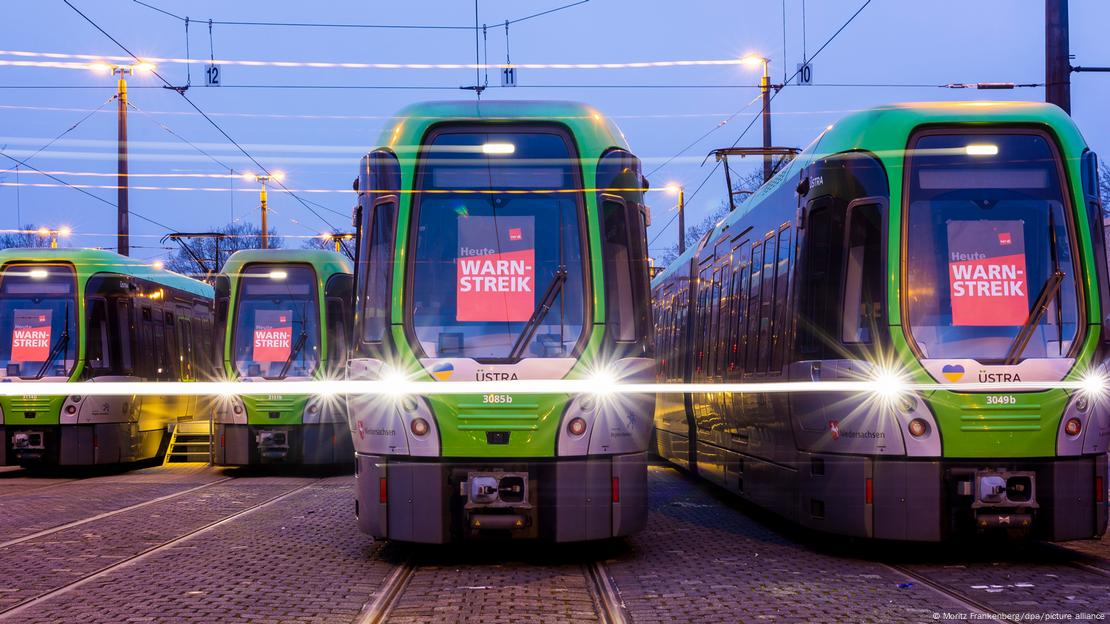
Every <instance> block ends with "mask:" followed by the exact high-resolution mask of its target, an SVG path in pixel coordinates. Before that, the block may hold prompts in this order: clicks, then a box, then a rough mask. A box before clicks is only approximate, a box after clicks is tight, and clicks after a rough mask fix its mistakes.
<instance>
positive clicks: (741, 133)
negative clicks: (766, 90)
mask: <svg viewBox="0 0 1110 624" xmlns="http://www.w3.org/2000/svg"><path fill="white" fill-rule="evenodd" d="M869 4H871V0H864V2H863V4H861V5H860V7H859V8H858V9H856V11H855V13H852V15H851V16H850V17H849V18H848V19H847V20H846V21H845V22H844V23H843V24H842V25H841V26H840V28H837V29H836V32H834V33H833V34H832V35H831V36H830V37H829V38H828V39H826V40H825V43H823V44H821V47H819V48H818V49H817V51H816V52H814V53H813V56H812V57H810V58H809V60H813V59H815V58H817V56H818V55H819V54H821V52H822V51H823V50H824V49H825V48H826V47H828V45H829V44H830V43H832V42H833V40H835V39H836V38H837V36H838V35H840V33H842V32H844V29H845V28H847V27H848V25H849V24H851V23H852V22H853V21H854V20H855V19H856V17H857V16H859V14H860V13H862V12H863V10H864V9H866V8H867V6H868V5H869ZM807 62H808V61H807ZM800 71H801V68H798V69H797V70H795V72H794V74H793V75H791V76H790V77H789V78H787V79H786V80H784V81H783V84H782V88H783V89H785V88H786V86H787V85H789V83H790V81H791V80H793V79H794V78H795V77H796V76H797V75H798V72H800ZM781 92H782V90H781V89H780V90H776V91H775V92H774V93H772V94H771V97H770V99H771V100H774V99H775V97H776V96H778V94H779V93H781ZM745 108H746V107H745ZM741 110H743V109H741ZM758 119H759V116H758V115H755V116H753V117H752V120H751V121H750V122H749V123H748V125H747V126H745V127H744V129H743V131H741V132H740V135H739V136H737V137H736V140H735V141H733V142H732V147H736V145H737V144H738V143H740V140H741V139H743V138H744V135H746V134H747V133H748V131H749V130H751V128H752V126H754V125H755V122H756V120H758ZM720 166H721V162H720V161H717V163H716V164H714V165H713V168H712V169H710V171H709V174H708V175H706V176H705V178H703V179H702V181H701V183H700V184H698V186H697V188H695V189H694V192H693V193H690V194H689V195H688V196H686V197H685V202H686V203H687V204H689V203H690V201H691V200H693V199H694V197H695V196H697V194H698V192H700V191H701V189H702V188H704V187H705V185H706V183H707V182H708V181H709V179H710V178H712V177H713V174H714V173H716V172H717V169H718V168H719V167H720ZM677 217H678V213H677V212H676V213H675V214H674V216H672V217H671V218H670V219H669V220H668V221H667V222H666V223H665V224H664V225H663V227H662V228H660V230H659V232H658V233H656V235H655V236H653V237H652V238H651V240H649V241H648V246H649V247H650V246H651V244H652V243H654V242H655V240H656V239H658V238H659V237H660V236H661V235H662V234H663V232H665V231H666V229H667V228H668V227H670V225H671V223H673V222H674V220H675V219H676V218H677Z"/></svg>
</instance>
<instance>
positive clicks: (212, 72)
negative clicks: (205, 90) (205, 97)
mask: <svg viewBox="0 0 1110 624" xmlns="http://www.w3.org/2000/svg"><path fill="white" fill-rule="evenodd" d="M204 86H206V87H218V86H220V66H219V65H216V64H215V63H213V64H211V65H205V67H204Z"/></svg>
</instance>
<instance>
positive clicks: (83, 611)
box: [19, 477, 393, 622]
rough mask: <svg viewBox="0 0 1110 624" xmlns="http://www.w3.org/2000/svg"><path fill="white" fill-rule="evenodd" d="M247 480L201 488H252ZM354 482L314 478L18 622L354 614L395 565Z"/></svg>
mask: <svg viewBox="0 0 1110 624" xmlns="http://www.w3.org/2000/svg"><path fill="white" fill-rule="evenodd" d="M244 481H245V480H238V479H237V480H235V481H231V482H228V483H227V484H226V485H225V484H220V485H216V486H213V487H212V488H209V489H207V490H204V492H210V491H211V490H215V489H217V488H225V489H228V490H232V491H233V490H241V489H244V488H255V487H258V486H253V485H245V484H244ZM352 484H353V478H352V477H338V478H332V479H324V480H322V481H319V482H316V483H314V484H313V485H311V486H309V487H307V488H305V489H302V490H300V491H297V492H295V493H294V494H291V495H289V496H287V497H285V498H283V499H281V500H279V501H277V502H276V503H274V504H272V505H269V506H265V507H260V508H258V509H257V510H254V511H251V512H249V513H245V514H243V515H241V516H238V517H236V518H233V519H231V520H229V521H227V522H226V523H224V524H221V525H219V526H216V527H214V528H212V529H210V530H207V531H204V532H202V533H198V534H196V535H195V536H192V537H189V538H186V539H185V540H182V541H180V542H178V543H177V544H175V545H173V546H172V547H170V548H166V549H164V550H159V551H157V552H154V553H152V554H150V555H148V556H146V557H144V558H142V559H139V560H136V561H134V562H132V563H129V564H126V565H124V566H120V567H119V568H116V569H114V570H112V571H110V572H108V573H107V574H104V575H101V576H98V577H96V578H94V579H93V580H91V581H89V582H86V583H84V584H82V585H80V586H78V587H76V588H74V589H72V590H70V591H68V592H65V593H63V594H59V595H56V596H54V597H51V598H48V599H47V600H45V601H43V602H42V603H40V604H38V605H35V608H34V609H33V610H32V611H30V612H23V613H20V614H19V621H21V622H60V621H81V622H132V621H144V622H146V621H157V622H247V621H249V622H291V621H310V622H350V621H351V620H353V619H354V618H355V616H356V615H357V614H358V613H359V610H360V609H361V608H362V606H363V604H364V603H365V602H366V601H367V600H368V598H369V597H370V595H371V594H372V593H373V592H374V590H375V589H376V588H377V587H378V586H379V585H380V584H381V583H382V581H383V580H384V578H385V576H386V575H387V574H388V573H389V571H390V570H391V569H392V568H393V564H391V563H388V562H386V561H382V560H380V559H378V558H377V557H376V556H375V553H376V550H377V547H376V546H375V545H374V544H373V543H372V540H370V539H369V538H367V537H366V536H364V535H362V534H361V533H359V531H358V529H357V527H356V526H355V524H354V519H353V517H352V516H353V514H352V500H353V498H352V493H351V488H352ZM262 487H266V488H271V487H282V486H262ZM284 487H285V488H286V489H288V487H289V486H284ZM240 496H242V495H240ZM167 511H168V510H167ZM180 513H185V512H183V511H182V512H180ZM222 513H223V514H224V515H227V513H228V512H227V510H226V509H225V510H224V511H223V512H222ZM186 515H188V514H186Z"/></svg>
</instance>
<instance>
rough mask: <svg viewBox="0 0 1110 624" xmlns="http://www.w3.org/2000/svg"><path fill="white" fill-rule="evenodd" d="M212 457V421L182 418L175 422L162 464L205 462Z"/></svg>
mask: <svg viewBox="0 0 1110 624" xmlns="http://www.w3.org/2000/svg"><path fill="white" fill-rule="evenodd" d="M211 459H212V422H211V421H209V420H183V421H180V422H178V423H177V426H176V427H174V430H173V433H172V434H171V436H170V443H169V446H167V447H166V459H165V461H164V462H163V464H207V463H209V462H210V461H211Z"/></svg>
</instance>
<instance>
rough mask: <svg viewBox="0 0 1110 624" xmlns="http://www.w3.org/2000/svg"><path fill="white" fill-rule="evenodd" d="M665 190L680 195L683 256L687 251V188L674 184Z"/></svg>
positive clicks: (679, 246)
mask: <svg viewBox="0 0 1110 624" xmlns="http://www.w3.org/2000/svg"><path fill="white" fill-rule="evenodd" d="M663 189H664V190H665V191H667V193H669V194H672V195H674V194H677V195H678V254H679V255H682V254H683V252H685V251H686V187H685V186H682V185H681V184H675V183H673V182H672V183H670V184H668V185H667V186H665V187H663Z"/></svg>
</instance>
